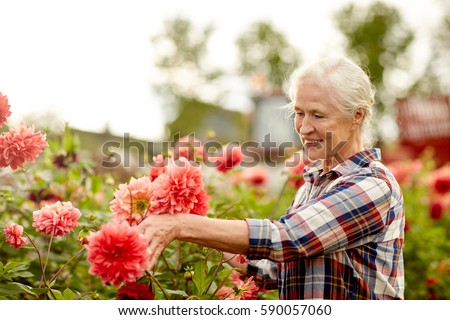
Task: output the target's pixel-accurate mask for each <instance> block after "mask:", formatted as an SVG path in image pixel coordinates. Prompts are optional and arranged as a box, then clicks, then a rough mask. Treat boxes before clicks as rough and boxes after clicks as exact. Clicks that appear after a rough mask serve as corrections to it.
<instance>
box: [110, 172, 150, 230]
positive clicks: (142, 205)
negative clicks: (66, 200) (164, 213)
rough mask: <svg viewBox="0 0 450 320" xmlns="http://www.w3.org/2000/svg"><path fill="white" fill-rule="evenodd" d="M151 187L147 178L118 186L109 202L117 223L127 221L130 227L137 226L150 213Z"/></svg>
mask: <svg viewBox="0 0 450 320" xmlns="http://www.w3.org/2000/svg"><path fill="white" fill-rule="evenodd" d="M152 196H153V186H152V182H151V181H150V178H149V177H148V176H145V177H142V178H139V179H136V178H133V177H132V178H131V179H130V182H129V183H128V184H127V183H123V184H120V185H119V189H118V190H116V191H115V192H114V200H112V201H111V202H110V205H111V207H110V208H111V211H112V212H113V214H114V216H115V218H116V219H117V220H119V221H123V220H125V221H127V222H128V223H129V224H130V226H135V225H138V224H139V223H141V222H142V220H144V219H145V218H146V217H147V215H148V214H149V213H150V211H151V207H152Z"/></svg>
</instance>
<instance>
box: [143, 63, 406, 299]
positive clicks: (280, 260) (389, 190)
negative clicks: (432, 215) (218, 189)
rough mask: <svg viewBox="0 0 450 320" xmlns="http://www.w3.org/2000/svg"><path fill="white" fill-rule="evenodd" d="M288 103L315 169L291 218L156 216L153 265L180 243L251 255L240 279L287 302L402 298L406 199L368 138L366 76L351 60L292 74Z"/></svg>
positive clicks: (148, 224) (146, 225) (151, 231)
mask: <svg viewBox="0 0 450 320" xmlns="http://www.w3.org/2000/svg"><path fill="white" fill-rule="evenodd" d="M289 98H290V100H291V103H290V107H291V110H292V112H295V128H296V131H297V132H298V134H299V136H300V139H301V141H302V144H303V146H304V152H305V154H306V155H307V156H308V158H309V160H310V161H311V163H310V164H308V165H307V166H306V168H305V171H304V179H305V184H304V185H303V186H302V187H301V188H300V189H299V190H298V192H297V194H296V196H295V198H294V199H293V201H292V204H291V206H290V207H289V208H288V210H287V213H286V214H285V215H284V216H282V217H281V218H280V219H279V220H277V221H275V220H273V221H271V220H269V219H245V220H221V219H214V218H208V217H202V216H196V215H183V214H178V215H152V216H149V217H148V218H146V219H145V220H144V221H143V222H142V223H141V224H140V225H139V226H138V228H139V229H140V231H141V232H142V234H143V235H144V236H145V237H146V238H147V239H148V241H149V251H150V252H151V254H152V258H151V265H153V264H154V263H156V260H157V258H158V257H159V255H160V254H161V252H162V250H164V248H165V247H166V246H167V245H168V244H169V243H170V242H171V241H172V240H174V239H180V240H183V241H190V242H194V243H197V244H200V245H203V246H206V247H210V248H215V249H218V250H222V251H224V252H228V253H238V254H244V255H246V256H247V258H248V259H250V260H251V261H250V262H249V263H248V264H245V265H239V266H240V267H241V269H242V270H243V272H246V274H247V275H248V276H250V275H253V276H254V279H255V280H256V281H257V282H258V284H259V285H260V286H262V287H264V288H267V289H271V288H278V291H279V297H280V299H403V297H404V295H403V294H404V274H403V271H404V269H403V253H402V250H403V233H404V224H405V218H404V210H403V197H402V193H401V190H400V187H399V185H398V183H397V182H396V180H395V178H394V176H393V175H392V173H391V172H390V171H389V170H388V169H387V168H386V167H385V166H384V165H383V164H382V163H381V162H380V160H381V159H380V157H381V155H380V150H379V149H376V148H371V145H370V143H371V141H370V139H368V137H369V136H370V135H368V134H367V133H368V132H369V131H370V119H371V117H372V107H373V103H374V90H373V88H372V85H371V83H370V80H369V78H368V76H367V75H366V74H365V73H364V71H363V70H362V69H361V68H360V67H359V66H358V65H356V64H355V63H354V62H352V61H350V60H349V59H347V58H327V59H322V60H319V61H317V62H315V63H313V64H311V65H308V66H304V67H300V68H299V69H297V70H296V71H294V73H293V74H292V76H291V82H290V89H289ZM232 264H233V265H235V266H238V263H237V262H234V263H232Z"/></svg>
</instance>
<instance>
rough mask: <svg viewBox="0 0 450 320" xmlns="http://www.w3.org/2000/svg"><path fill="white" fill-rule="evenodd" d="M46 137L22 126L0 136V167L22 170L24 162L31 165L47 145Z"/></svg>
mask: <svg viewBox="0 0 450 320" xmlns="http://www.w3.org/2000/svg"><path fill="white" fill-rule="evenodd" d="M45 139H46V136H45V134H42V133H40V132H34V128H33V127H31V128H27V127H25V126H24V125H22V126H21V127H20V128H19V129H11V131H9V132H3V133H2V134H1V135H0V167H2V168H6V167H8V166H10V167H11V169H13V170H16V169H17V167H20V168H22V169H23V164H24V162H25V161H27V162H30V163H33V162H34V161H35V160H36V158H37V157H38V155H39V154H40V153H41V152H42V150H43V149H44V148H45V147H46V146H47V145H48V144H47V141H45Z"/></svg>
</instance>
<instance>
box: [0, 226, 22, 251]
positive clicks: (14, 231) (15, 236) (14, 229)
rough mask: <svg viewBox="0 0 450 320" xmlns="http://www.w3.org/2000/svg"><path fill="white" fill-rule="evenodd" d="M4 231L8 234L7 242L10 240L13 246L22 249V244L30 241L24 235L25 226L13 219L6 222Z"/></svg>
mask: <svg viewBox="0 0 450 320" xmlns="http://www.w3.org/2000/svg"><path fill="white" fill-rule="evenodd" d="M3 233H4V234H5V235H6V242H8V243H9V245H10V246H11V247H14V248H16V249H20V247H22V245H24V244H27V243H28V239H27V238H25V237H22V233H23V227H22V226H21V225H18V224H16V223H14V222H12V221H10V222H8V223H7V224H6V226H5V228H4V229H3Z"/></svg>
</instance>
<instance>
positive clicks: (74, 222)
mask: <svg viewBox="0 0 450 320" xmlns="http://www.w3.org/2000/svg"><path fill="white" fill-rule="evenodd" d="M80 217H81V212H80V210H78V209H77V208H75V207H74V206H73V205H72V203H71V202H70V201H68V202H61V201H57V202H55V203H51V204H47V205H45V206H44V207H42V208H41V209H39V210H37V211H34V212H33V221H34V222H33V227H35V228H36V230H37V231H38V232H42V233H45V234H47V235H52V234H53V236H54V237H58V236H62V235H64V234H66V233H70V232H72V231H73V229H74V228H75V227H78V219H79V218H80Z"/></svg>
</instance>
